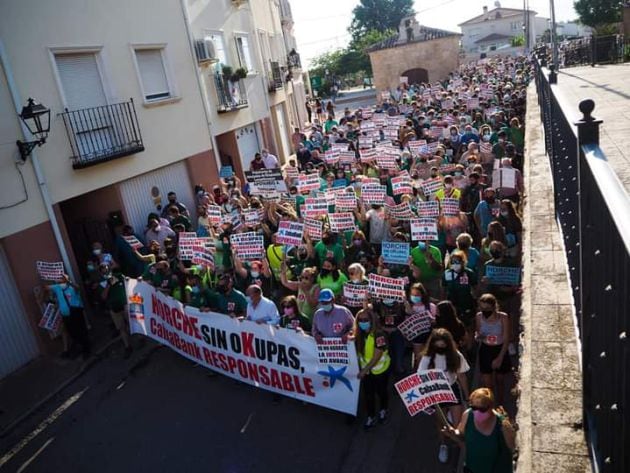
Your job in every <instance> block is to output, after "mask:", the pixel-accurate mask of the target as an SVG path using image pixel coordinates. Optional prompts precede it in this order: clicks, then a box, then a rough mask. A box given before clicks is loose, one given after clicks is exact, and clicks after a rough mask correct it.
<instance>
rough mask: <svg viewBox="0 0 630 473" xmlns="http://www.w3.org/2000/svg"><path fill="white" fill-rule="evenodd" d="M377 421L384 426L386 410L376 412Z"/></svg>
mask: <svg viewBox="0 0 630 473" xmlns="http://www.w3.org/2000/svg"><path fill="white" fill-rule="evenodd" d="M378 421H379V422H380V423H381V424H385V423H387V409H381V410H380V411H379V412H378Z"/></svg>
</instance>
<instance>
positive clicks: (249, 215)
mask: <svg viewBox="0 0 630 473" xmlns="http://www.w3.org/2000/svg"><path fill="white" fill-rule="evenodd" d="M241 217H242V218H243V223H244V224H245V225H249V226H254V225H258V224H259V223H260V214H259V213H258V210H256V209H250V210H243V212H242V213H241Z"/></svg>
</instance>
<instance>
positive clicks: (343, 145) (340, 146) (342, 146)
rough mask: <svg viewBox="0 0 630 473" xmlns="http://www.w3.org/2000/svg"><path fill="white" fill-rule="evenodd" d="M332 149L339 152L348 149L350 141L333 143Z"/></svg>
mask: <svg viewBox="0 0 630 473" xmlns="http://www.w3.org/2000/svg"><path fill="white" fill-rule="evenodd" d="M330 146H331V149H332V150H333V151H337V152H338V153H341V152H344V151H348V146H349V144H348V143H331V145H330Z"/></svg>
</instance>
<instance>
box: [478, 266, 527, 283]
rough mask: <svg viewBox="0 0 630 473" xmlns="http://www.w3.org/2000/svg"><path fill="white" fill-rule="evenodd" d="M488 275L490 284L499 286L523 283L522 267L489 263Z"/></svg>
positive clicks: (487, 267)
mask: <svg viewBox="0 0 630 473" xmlns="http://www.w3.org/2000/svg"><path fill="white" fill-rule="evenodd" d="M485 268H486V277H487V278H488V284H496V285H498V286H518V285H519V284H520V283H521V267H520V266H516V267H511V266H495V265H492V264H487V265H486V266H485Z"/></svg>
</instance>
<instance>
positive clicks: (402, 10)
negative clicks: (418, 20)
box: [348, 0, 414, 41]
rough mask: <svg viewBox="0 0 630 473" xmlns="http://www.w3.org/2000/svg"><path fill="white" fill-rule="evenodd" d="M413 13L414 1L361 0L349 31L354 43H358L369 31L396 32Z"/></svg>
mask: <svg viewBox="0 0 630 473" xmlns="http://www.w3.org/2000/svg"><path fill="white" fill-rule="evenodd" d="M413 12H414V10H413V0H360V3H359V5H357V6H356V7H354V10H352V15H353V18H352V23H350V28H348V30H349V31H350V33H351V34H352V39H353V41H357V40H360V38H362V37H363V36H365V35H366V34H367V33H368V32H369V31H373V30H375V31H380V32H384V31H386V30H389V29H393V30H395V29H396V28H398V25H399V24H400V20H402V19H403V18H404V17H406V16H409V15H412V14H413Z"/></svg>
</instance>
